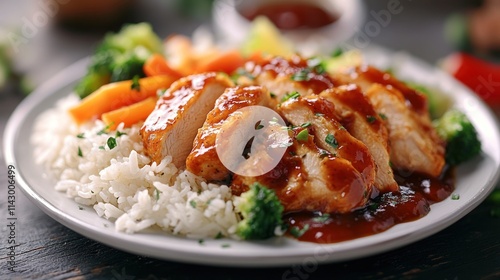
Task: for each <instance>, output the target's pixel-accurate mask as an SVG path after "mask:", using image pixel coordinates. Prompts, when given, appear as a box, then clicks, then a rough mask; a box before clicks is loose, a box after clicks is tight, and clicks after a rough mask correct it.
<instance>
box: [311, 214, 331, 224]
mask: <svg viewBox="0 0 500 280" xmlns="http://www.w3.org/2000/svg"><path fill="white" fill-rule="evenodd" d="M328 219H330V214H328V213H326V214H322V215H321V216H317V217H314V218H313V219H312V220H313V221H314V222H318V223H325V222H326V221H328Z"/></svg>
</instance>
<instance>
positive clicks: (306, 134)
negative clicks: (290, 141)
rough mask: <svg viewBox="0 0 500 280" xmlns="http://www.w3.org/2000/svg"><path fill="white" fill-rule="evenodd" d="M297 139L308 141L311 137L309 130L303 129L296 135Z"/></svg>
mask: <svg viewBox="0 0 500 280" xmlns="http://www.w3.org/2000/svg"><path fill="white" fill-rule="evenodd" d="M295 139H297V141H307V139H309V131H307V129H303V130H302V131H301V132H299V133H298V134H297V135H296V136H295Z"/></svg>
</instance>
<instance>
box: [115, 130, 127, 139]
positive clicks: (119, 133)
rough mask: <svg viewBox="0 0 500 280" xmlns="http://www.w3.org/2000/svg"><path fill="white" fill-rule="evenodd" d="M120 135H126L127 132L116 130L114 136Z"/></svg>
mask: <svg viewBox="0 0 500 280" xmlns="http://www.w3.org/2000/svg"><path fill="white" fill-rule="evenodd" d="M122 135H127V133H126V132H121V131H118V130H117V131H116V138H118V137H120V136H122Z"/></svg>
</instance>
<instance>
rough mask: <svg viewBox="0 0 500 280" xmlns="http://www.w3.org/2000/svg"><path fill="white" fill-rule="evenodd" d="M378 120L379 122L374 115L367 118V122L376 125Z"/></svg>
mask: <svg viewBox="0 0 500 280" xmlns="http://www.w3.org/2000/svg"><path fill="white" fill-rule="evenodd" d="M376 120H377V118H376V117H375V116H372V115H368V116H366V121H367V122H369V123H374V122H375V121H376Z"/></svg>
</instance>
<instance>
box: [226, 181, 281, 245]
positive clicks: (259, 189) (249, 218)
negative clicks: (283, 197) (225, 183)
mask: <svg viewBox="0 0 500 280" xmlns="http://www.w3.org/2000/svg"><path fill="white" fill-rule="evenodd" d="M240 198H241V200H240V202H239V203H238V204H237V206H236V208H237V209H238V210H239V211H240V213H241V215H242V216H243V220H241V221H240V222H239V224H238V227H237V230H236V233H237V234H238V235H239V236H240V237H241V238H243V239H247V240H248V239H266V238H270V237H273V236H275V231H276V229H277V227H278V228H279V229H281V228H282V227H283V221H282V219H281V215H282V214H283V206H282V205H281V202H280V201H279V199H278V197H277V196H276V193H275V192H274V191H273V190H270V189H268V188H266V187H264V186H262V185H261V184H259V183H254V184H253V185H252V186H251V187H250V190H248V191H247V192H245V193H243V194H242V195H241V197H240Z"/></svg>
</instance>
